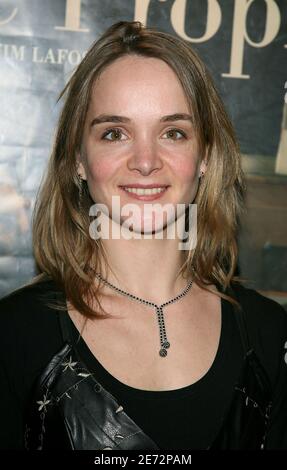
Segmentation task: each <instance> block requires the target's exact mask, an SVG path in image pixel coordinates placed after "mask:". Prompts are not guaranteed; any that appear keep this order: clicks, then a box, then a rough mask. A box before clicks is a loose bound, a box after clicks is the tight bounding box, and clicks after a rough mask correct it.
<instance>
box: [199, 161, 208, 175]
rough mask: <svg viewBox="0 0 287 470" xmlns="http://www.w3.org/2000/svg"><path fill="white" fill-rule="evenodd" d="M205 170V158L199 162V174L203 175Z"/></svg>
mask: <svg viewBox="0 0 287 470" xmlns="http://www.w3.org/2000/svg"><path fill="white" fill-rule="evenodd" d="M206 170H207V162H206V160H202V162H201V164H200V167H199V171H200V174H201V175H204V173H205V172H206Z"/></svg>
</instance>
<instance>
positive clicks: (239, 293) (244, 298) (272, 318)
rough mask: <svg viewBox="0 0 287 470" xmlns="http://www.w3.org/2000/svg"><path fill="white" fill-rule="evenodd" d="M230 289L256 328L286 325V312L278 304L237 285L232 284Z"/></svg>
mask: <svg viewBox="0 0 287 470" xmlns="http://www.w3.org/2000/svg"><path fill="white" fill-rule="evenodd" d="M232 289H233V291H234V293H235V295H236V298H237V300H238V301H239V303H240V305H241V307H242V308H243V309H244V311H245V312H246V318H247V320H248V321H249V322H250V323H252V322H255V323H256V324H257V326H259V325H260V324H262V325H263V326H264V327H268V326H273V327H275V326H276V325H280V324H285V323H286V320H287V312H286V311H285V310H284V308H283V307H282V306H281V305H280V304H279V303H278V302H275V301H274V300H272V299H270V298H268V297H265V296H264V295H262V294H260V293H259V292H257V291H256V290H254V289H249V288H247V287H244V286H243V285H242V284H239V283H233V284H232Z"/></svg>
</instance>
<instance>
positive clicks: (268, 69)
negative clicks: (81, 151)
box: [0, 0, 287, 302]
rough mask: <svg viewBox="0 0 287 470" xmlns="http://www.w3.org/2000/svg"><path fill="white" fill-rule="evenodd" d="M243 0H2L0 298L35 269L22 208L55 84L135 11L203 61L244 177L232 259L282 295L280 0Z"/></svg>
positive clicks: (32, 189)
mask: <svg viewBox="0 0 287 470" xmlns="http://www.w3.org/2000/svg"><path fill="white" fill-rule="evenodd" d="M249 3H250V5H249V7H248V9H247V4H248V2H247V1H246V0H218V1H216V0H209V1H203V0H200V1H199V0H161V1H160V0H138V1H135V0H106V1H104V2H103V1H101V0H9V1H1V2H0V109H1V113H0V195H1V205H0V296H1V295H4V294H5V293H7V292H9V291H11V290H12V289H14V288H15V287H17V286H19V285H21V284H22V283H23V282H25V281H26V280H28V279H30V278H31V277H32V276H33V275H34V274H35V266H34V261H33V257H32V246H31V224H30V221H31V213H32V209H33V204H34V200H35V195H36V191H37V189H38V187H39V183H40V180H41V177H42V174H43V171H44V169H45V166H46V163H47V159H48V157H49V153H50V150H51V145H52V141H53V133H54V128H55V124H56V121H57V116H58V113H59V109H60V106H61V104H57V97H58V95H59V93H60V91H61V90H62V88H63V87H64V85H65V83H66V81H67V80H68V78H69V76H70V74H71V72H72V70H73V69H74V67H75V66H76V65H77V64H78V63H79V61H80V60H81V58H82V57H83V55H84V54H85V51H86V50H87V49H88V48H89V46H90V45H91V44H92V42H93V41H94V40H96V39H97V38H98V37H99V35H100V34H101V33H102V32H103V31H104V30H105V29H106V28H107V27H108V26H110V25H111V24H112V23H114V22H116V21H119V20H140V21H142V22H144V23H145V24H147V25H148V26H154V27H157V28H158V29H160V30H162V31H166V32H169V33H172V34H174V35H178V36H181V37H183V38H184V39H185V40H186V41H187V42H189V43H190V45H191V46H192V47H194V48H195V49H196V50H197V51H198V52H199V54H200V56H201V57H202V59H203V60H204V61H205V63H206V64H207V66H208V68H209V70H210V72H211V74H212V76H213V78H214V80H215V83H216V85H217V88H218V90H219V92H220V94H221V96H222V98H223V100H224V102H225V105H226V107H227V110H228V112H229V115H230V117H231V120H232V122H233V124H234V127H235V130H236V134H237V137H238V139H239V143H240V148H241V152H242V159H243V165H244V168H245V170H246V172H247V175H248V191H249V192H248V200H247V205H248V213H247V215H246V216H245V218H244V220H243V224H242V225H243V229H242V232H241V234H240V240H239V242H240V262H239V269H240V272H241V274H242V275H243V276H244V277H246V278H247V279H249V284H250V285H251V287H255V288H257V289H260V290H264V291H265V292H266V293H267V294H268V293H270V291H272V292H271V295H273V296H277V297H280V299H281V300H282V299H283V302H284V293H287V280H286V279H287V276H286V273H287V227H286V220H287V217H286V216H287V204H286V201H287V197H286V196H287V192H286V191H287V183H286V181H287V177H286V176H282V175H278V174H276V173H275V164H276V156H277V153H278V148H279V144H280V139H282V129H283V127H284V123H283V110H284V96H285V93H286V91H287V90H286V89H285V83H286V81H287V0H253V1H251V2H249ZM286 127H287V126H286ZM286 158H287V155H286Z"/></svg>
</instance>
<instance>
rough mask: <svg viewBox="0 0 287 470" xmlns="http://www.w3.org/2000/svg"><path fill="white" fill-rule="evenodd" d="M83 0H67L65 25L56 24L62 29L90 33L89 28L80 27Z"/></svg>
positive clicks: (56, 27) (57, 27)
mask: <svg viewBox="0 0 287 470" xmlns="http://www.w3.org/2000/svg"><path fill="white" fill-rule="evenodd" d="M80 19H81V0H66V16H65V26H55V29H58V30H60V31H76V32H81V33H88V32H89V31H90V30H89V29H87V28H80Z"/></svg>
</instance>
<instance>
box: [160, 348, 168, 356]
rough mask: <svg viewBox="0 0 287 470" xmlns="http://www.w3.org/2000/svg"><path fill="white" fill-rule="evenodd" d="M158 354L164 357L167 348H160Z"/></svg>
mask: <svg viewBox="0 0 287 470" xmlns="http://www.w3.org/2000/svg"><path fill="white" fill-rule="evenodd" d="M159 355H160V356H161V357H166V356H167V350H166V349H165V348H161V350H160V351H159Z"/></svg>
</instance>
